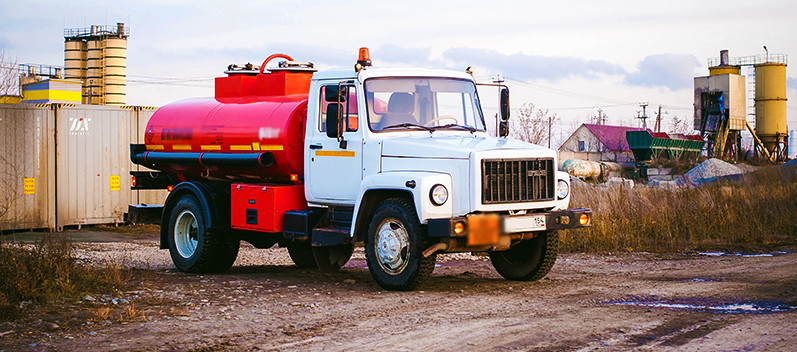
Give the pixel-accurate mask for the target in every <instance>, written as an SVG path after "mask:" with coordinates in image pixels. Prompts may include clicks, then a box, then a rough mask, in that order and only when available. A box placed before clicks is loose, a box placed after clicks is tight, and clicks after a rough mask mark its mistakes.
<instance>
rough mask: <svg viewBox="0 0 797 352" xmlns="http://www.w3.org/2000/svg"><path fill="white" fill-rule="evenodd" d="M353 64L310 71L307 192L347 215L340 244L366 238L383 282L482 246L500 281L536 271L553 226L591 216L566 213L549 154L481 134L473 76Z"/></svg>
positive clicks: (549, 253) (424, 274) (420, 273)
mask: <svg viewBox="0 0 797 352" xmlns="http://www.w3.org/2000/svg"><path fill="white" fill-rule="evenodd" d="M357 68H360V69H359V70H356V69H353V70H333V71H326V72H318V73H316V74H315V75H314V76H313V79H312V84H311V88H310V94H309V100H308V113H307V127H306V135H305V146H306V148H307V149H306V150H305V151H306V153H305V170H307V176H306V177H305V180H304V181H305V197H306V198H307V201H308V203H309V205H310V206H311V207H319V208H328V209H331V210H330V211H329V213H330V214H336V213H337V212H340V214H345V215H341V216H340V217H341V218H346V219H347V220H348V222H344V223H345V224H346V225H348V227H345V226H343V228H344V229H345V230H348V231H345V232H347V233H346V236H347V237H343V236H342V234H341V235H339V236H340V240H339V241H338V242H339V245H344V246H346V245H349V244H358V245H364V246H366V256H367V258H368V265H369V268H370V270H371V273H372V274H373V276H374V278H375V279H376V280H377V282H378V283H379V284H380V285H382V286H383V287H386V288H389V289H411V288H414V287H416V286H417V285H418V284H420V283H422V282H423V280H425V279H426V278H428V277H429V275H430V274H431V271H432V270H433V268H434V261H435V255H436V254H437V253H441V252H462V251H469V252H488V253H490V256H491V258H492V260H493V263H494V264H495V266H496V269H497V270H498V271H499V273H500V274H501V275H503V276H504V277H506V278H509V279H516V280H535V279H539V278H542V277H543V276H545V274H547V272H548V270H550V268H551V267H552V266H553V262H554V260H555V257H556V251H557V242H558V237H557V236H556V234H555V233H554V232H553V231H555V230H557V229H562V228H573V227H582V226H589V225H590V218H591V211H590V210H589V209H572V210H566V209H567V207H568V204H569V201H570V192H569V189H570V185H569V176H568V174H567V173H565V172H561V171H557V170H556V168H555V167H556V165H557V164H556V153H555V152H554V151H552V150H550V149H547V148H543V147H540V146H537V145H533V144H529V143H524V142H519V141H514V140H508V139H506V138H498V137H492V136H490V135H488V133H487V129H486V125H485V120H484V116H483V113H482V110H481V105H480V103H479V96H478V92H477V89H476V83H475V81H474V80H473V77H472V76H471V75H470V74H468V73H466V72H454V71H444V70H420V69H380V68H370V67H361V66H358V67H357ZM505 95H506V96H508V94H505ZM505 105H506V106H507V109H506V111H504V115H505V116H507V118H508V104H505ZM504 123H506V122H504ZM333 216H334V215H333ZM286 224H287V222H286ZM340 232H341V231H340V229H337V233H339V234H340ZM322 236H324V237H329V234H328V233H325V232H324V230H314V233H313V235H312V237H314V238H316V237H318V238H320V237H322ZM313 242H314V243H313V245H314V246H316V247H318V245H319V244H320V243H317V242H319V241H316V240H314V241H313ZM333 242H334V241H333ZM327 244H329V243H327ZM341 252H342V253H344V254H343V255H344V256H346V255H348V253H347V252H346V251H341ZM336 259H337V258H331V260H332V262H334V261H335V260H336ZM345 259H346V260H347V259H348V258H345ZM338 262H345V261H343V260H339V261H338Z"/></svg>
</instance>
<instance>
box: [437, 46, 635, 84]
mask: <svg viewBox="0 0 797 352" xmlns="http://www.w3.org/2000/svg"><path fill="white" fill-rule="evenodd" d="M443 56H444V57H445V59H446V60H450V61H454V62H457V63H461V65H465V66H470V65H475V66H482V67H488V68H491V69H494V70H496V71H499V72H501V73H503V74H504V75H506V76H508V77H512V78H517V79H523V80H530V79H544V80H547V81H549V82H553V83H556V82H558V81H560V80H562V79H565V78H569V77H584V78H588V79H594V78H598V77H599V75H601V74H604V75H621V74H624V73H625V70H623V68H622V67H620V66H619V65H615V64H612V63H609V62H606V61H603V60H584V59H580V58H576V57H566V56H553V57H551V56H535V55H526V54H520V53H518V54H511V55H506V54H500V53H498V52H495V51H491V50H484V49H472V48H451V49H448V50H446V51H445V52H444V53H443Z"/></svg>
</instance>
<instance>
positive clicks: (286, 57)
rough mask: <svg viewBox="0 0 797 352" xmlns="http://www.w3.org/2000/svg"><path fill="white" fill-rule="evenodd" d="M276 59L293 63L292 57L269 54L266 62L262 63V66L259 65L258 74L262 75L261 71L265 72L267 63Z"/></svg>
mask: <svg viewBox="0 0 797 352" xmlns="http://www.w3.org/2000/svg"><path fill="white" fill-rule="evenodd" d="M278 57H281V58H283V59H286V60H288V61H293V58H292V57H290V56H288V55H286V54H271V56H269V57H267V58H266V61H263V64H262V65H260V74H261V75H262V74H263V70H265V69H266V64H267V63H268V62H269V61H271V60H273V59H276V58H278Z"/></svg>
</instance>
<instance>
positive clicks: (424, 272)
mask: <svg viewBox="0 0 797 352" xmlns="http://www.w3.org/2000/svg"><path fill="white" fill-rule="evenodd" d="M425 237H426V231H425V228H423V227H422V226H421V223H420V222H419V221H418V217H417V216H416V213H415V205H414V204H413V203H412V202H410V201H408V200H406V199H403V198H390V199H387V200H384V201H382V202H381V203H379V205H378V207H377V209H376V212H375V213H374V217H373V219H372V220H371V223H370V224H369V226H368V243H367V245H366V246H365V255H366V259H367V261H368V270H369V271H370V272H371V276H373V277H374V280H376V282H377V283H378V284H379V286H382V288H384V289H387V290H397V291H409V290H414V289H416V288H417V287H419V286H420V285H422V284H423V283H425V282H426V281H427V280H428V279H429V277H431V276H432V271H434V264H435V261H436V260H437V256H436V255H431V256H429V257H428V258H424V256H423V254H422V253H423V250H424V248H425V247H426V243H424V242H425Z"/></svg>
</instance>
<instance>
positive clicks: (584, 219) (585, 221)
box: [578, 214, 589, 225]
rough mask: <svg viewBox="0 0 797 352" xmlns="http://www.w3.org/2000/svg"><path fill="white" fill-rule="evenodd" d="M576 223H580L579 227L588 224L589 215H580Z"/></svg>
mask: <svg viewBox="0 0 797 352" xmlns="http://www.w3.org/2000/svg"><path fill="white" fill-rule="evenodd" d="M578 222H579V223H581V225H586V224H588V223H589V215H587V214H581V216H580V217H579V218H578Z"/></svg>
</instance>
